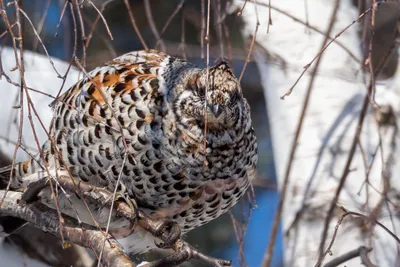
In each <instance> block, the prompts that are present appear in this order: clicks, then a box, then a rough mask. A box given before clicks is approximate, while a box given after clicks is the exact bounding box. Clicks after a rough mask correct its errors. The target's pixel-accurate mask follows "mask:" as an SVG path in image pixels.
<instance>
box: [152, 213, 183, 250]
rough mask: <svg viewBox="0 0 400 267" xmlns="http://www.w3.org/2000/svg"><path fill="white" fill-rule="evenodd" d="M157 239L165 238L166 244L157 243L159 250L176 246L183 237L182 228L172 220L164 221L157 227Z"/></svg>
mask: <svg viewBox="0 0 400 267" xmlns="http://www.w3.org/2000/svg"><path fill="white" fill-rule="evenodd" d="M155 236H156V237H161V236H164V238H163V240H164V242H161V243H155V245H156V246H157V247H158V248H161V249H167V248H171V247H172V246H174V245H175V243H176V241H178V239H179V238H180V237H181V228H180V227H179V225H178V224H177V223H176V222H174V221H171V220H162V221H161V222H160V224H159V225H158V226H157V230H156V232H155Z"/></svg>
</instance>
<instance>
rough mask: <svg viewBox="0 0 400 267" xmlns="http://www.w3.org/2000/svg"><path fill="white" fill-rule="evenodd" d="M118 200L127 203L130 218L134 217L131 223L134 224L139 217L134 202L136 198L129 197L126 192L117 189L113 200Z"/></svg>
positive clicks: (137, 208)
mask: <svg viewBox="0 0 400 267" xmlns="http://www.w3.org/2000/svg"><path fill="white" fill-rule="evenodd" d="M118 200H122V201H124V202H125V203H126V204H128V206H129V208H130V210H131V211H132V218H135V219H134V221H132V222H131V223H132V225H136V224H137V222H138V219H139V207H138V205H137V203H136V200H135V199H134V198H131V197H130V196H129V195H128V194H127V193H126V192H124V191H119V192H117V194H116V195H115V200H114V201H115V202H116V201H118Z"/></svg>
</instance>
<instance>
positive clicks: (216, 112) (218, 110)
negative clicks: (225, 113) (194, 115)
mask: <svg viewBox="0 0 400 267" xmlns="http://www.w3.org/2000/svg"><path fill="white" fill-rule="evenodd" d="M209 107H210V109H211V112H212V113H213V114H214V116H215V118H218V117H219V116H220V115H221V113H222V108H221V107H220V105H218V104H215V105H209Z"/></svg>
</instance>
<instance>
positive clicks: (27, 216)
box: [0, 190, 135, 267]
mask: <svg viewBox="0 0 400 267" xmlns="http://www.w3.org/2000/svg"><path fill="white" fill-rule="evenodd" d="M4 194H5V191H4V190H0V197H1V198H2V197H3V196H4ZM21 198H22V193H20V192H13V191H8V192H7V195H6V197H5V198H4V202H3V204H2V205H1V207H0V214H1V215H7V216H13V217H18V218H21V219H24V220H26V221H28V222H30V223H31V224H33V225H34V226H35V227H38V228H39V229H41V230H42V231H44V232H47V233H49V234H52V235H56V236H59V235H60V229H59V221H58V215H57V212H56V211H54V210H51V209H49V208H47V207H46V206H44V205H42V204H39V203H33V204H27V205H20V204H18V203H19V200H20V199H21ZM63 218H64V222H63V227H62V231H61V232H62V234H63V235H64V237H65V239H66V240H69V241H70V242H71V243H74V244H77V245H80V246H83V247H87V248H90V249H92V250H94V252H95V253H96V254H97V255H98V254H100V251H101V249H102V247H103V244H104V243H105V246H104V250H103V261H104V263H105V264H106V265H107V266H123V267H135V265H134V264H133V262H132V261H131V260H130V258H129V257H128V256H127V255H126V253H125V251H124V249H123V248H122V246H121V245H120V244H119V243H118V242H117V241H116V240H115V239H114V238H113V237H112V236H111V235H108V236H105V235H104V234H103V233H102V232H101V231H100V230H96V229H94V228H93V227H92V226H90V225H85V224H81V225H79V224H78V222H77V220H75V219H73V218H70V217H68V216H63ZM105 239H107V241H106V242H104V241H105Z"/></svg>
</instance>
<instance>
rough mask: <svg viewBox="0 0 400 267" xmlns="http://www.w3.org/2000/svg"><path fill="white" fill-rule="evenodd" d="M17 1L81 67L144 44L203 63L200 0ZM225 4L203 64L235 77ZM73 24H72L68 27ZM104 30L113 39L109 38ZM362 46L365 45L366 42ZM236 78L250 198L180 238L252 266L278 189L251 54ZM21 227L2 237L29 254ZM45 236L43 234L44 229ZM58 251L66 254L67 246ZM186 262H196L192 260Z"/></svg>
mask: <svg viewBox="0 0 400 267" xmlns="http://www.w3.org/2000/svg"><path fill="white" fill-rule="evenodd" d="M19 2H20V6H21V8H22V9H23V10H24V11H25V12H26V13H27V15H28V16H29V18H30V19H31V21H32V23H33V25H35V28H36V30H37V32H38V33H39V34H40V36H41V38H42V41H43V44H44V45H45V47H46V48H47V51H48V53H49V55H50V56H52V57H56V58H58V59H61V60H64V61H67V62H69V61H71V56H72V55H73V54H74V53H75V52H74V51H75V50H76V56H77V57H78V58H79V60H80V62H81V64H82V65H83V66H85V68H86V69H87V70H91V69H93V68H95V67H96V66H99V65H101V64H103V63H104V62H106V61H108V60H110V59H112V58H114V57H116V56H119V55H121V54H124V53H126V52H129V51H134V50H140V49H144V48H146V47H148V48H152V49H159V50H163V51H166V52H167V53H168V54H170V55H175V56H178V57H181V58H185V59H187V60H188V61H191V62H193V63H195V64H196V65H198V66H200V67H204V66H205V63H206V58H207V55H206V50H205V45H206V44H205V42H204V38H205V23H206V21H205V15H204V14H206V12H207V6H206V4H207V1H204V0H186V1H183V0H168V1H166V0H151V1H150V0H148V1H143V0H130V1H128V0H115V1H113V0H109V1H102V0H94V1H76V2H77V3H78V5H79V8H75V9H74V14H72V13H71V9H70V7H69V4H68V3H69V1H61V0H60V1H58V0H35V1H32V0H20V1H19ZM72 2H74V1H72ZM369 2H370V1H366V2H364V1H358V0H354V4H355V5H356V6H360V11H361V10H364V9H365V7H366V6H368V5H369V4H370V3H369ZM360 3H361V4H360ZM229 5H230V1H226V0H215V1H211V14H210V25H211V26H210V34H209V38H208V39H209V45H210V64H211V65H213V64H215V62H217V61H220V60H225V61H227V62H228V63H229V64H230V65H231V66H232V67H233V68H234V70H235V73H236V75H237V76H238V77H239V76H240V75H241V72H242V70H243V68H244V63H245V60H246V57H247V54H248V49H249V44H250V40H244V39H243V38H242V35H241V34H240V28H241V26H242V21H241V17H240V16H238V15H237V11H235V12H231V13H228V12H227V11H226V10H228V9H229ZM7 9H8V10H7V14H9V16H12V14H14V12H13V9H14V7H12V6H10V7H7ZM96 9H97V10H96ZM99 12H101V13H102V16H103V18H101V17H100V16H99ZM388 12H389V13H390V12H395V10H394V11H393V10H390V9H388V10H385V9H384V8H383V9H382V10H380V12H378V13H377V23H376V34H375V38H374V46H373V47H374V51H373V56H374V59H376V60H378V59H379V58H381V57H382V55H380V54H379V53H380V51H386V47H385V46H387V45H390V42H386V41H385V40H389V39H390V38H391V36H392V35H393V29H394V27H395V20H394V19H386V18H393V17H395V16H388V15H387V14H388ZM385 14H386V15H385ZM261 17H263V16H262V15H261ZM103 19H104V20H103ZM10 20H11V19H10ZM105 21H106V22H107V26H106V25H105ZM361 23H362V22H361ZM74 25H76V26H74ZM82 25H84V31H82ZM22 26H23V35H24V40H25V41H24V47H25V49H26V50H31V51H36V52H38V53H44V50H43V47H42V46H41V44H40V42H38V40H37V38H36V36H35V34H34V32H33V31H32V27H31V25H30V24H29V22H27V20H24V23H23V25H22ZM135 27H136V28H137V30H135ZM74 28H76V29H77V31H74ZM0 29H1V31H2V32H3V31H4V30H5V25H4V24H3V22H0ZM110 33H111V35H112V37H113V40H111V38H110ZM360 36H364V37H363V38H368V35H367V34H365V33H363V32H360ZM202 40H203V41H202ZM0 42H1V44H2V46H10V45H12V42H11V40H10V38H9V37H8V36H5V37H4V38H1V39H0ZM360 45H361V43H360ZM365 51H366V52H367V49H366V50H365ZM392 58H393V59H394V60H391V61H389V64H387V66H386V69H385V70H384V72H383V74H382V75H383V76H384V77H390V76H391V75H392V74H393V72H394V70H395V67H396V64H397V61H396V59H397V56H393V57H392ZM241 84H242V89H243V93H244V95H245V96H246V98H247V99H248V101H249V103H250V106H251V109H252V119H253V125H254V128H255V131H256V134H257V137H258V147H259V163H258V177H257V179H256V181H255V182H254V192H255V196H256V198H255V199H256V200H254V198H253V196H252V194H251V192H250V194H249V195H248V197H244V198H243V200H242V201H241V202H240V203H239V204H238V205H236V207H235V208H234V210H233V211H232V212H231V213H228V214H225V215H223V216H221V217H220V218H218V219H216V220H214V221H212V222H211V223H209V224H207V225H205V226H203V227H201V228H198V229H196V230H193V231H192V232H190V233H189V234H188V235H187V237H186V239H187V240H188V241H189V242H190V243H191V244H192V245H193V246H195V247H196V248H198V249H199V250H200V251H202V252H205V253H207V254H210V255H212V256H215V257H220V258H226V259H232V260H233V262H234V266H239V265H241V266H260V264H261V262H262V259H263V255H264V253H265V249H266V246H267V243H268V239H269V233H270V230H271V229H270V227H271V224H272V218H273V216H274V214H275V209H276V206H277V203H278V201H279V195H278V193H277V186H276V180H275V171H274V164H273V151H272V147H271V140H270V135H269V128H268V118H267V113H266V112H267V111H266V106H265V105H266V104H265V99H264V95H263V90H262V88H261V82H260V73H259V72H258V70H257V68H256V66H255V64H254V63H253V62H252V61H251V58H250V62H249V63H248V64H247V67H246V69H245V72H244V75H243V78H242V80H241ZM49 102H51V99H49ZM46 104H48V103H46ZM4 154H9V153H4ZM1 160H2V161H1V164H3V165H5V164H7V163H9V158H7V157H6V156H4V157H2V158H1ZM24 231H25V233H24V232H21V233H20V234H19V235H16V236H12V237H10V238H9V242H10V244H11V245H18V246H20V247H22V249H23V251H24V252H23V253H27V254H29V255H33V256H34V255H35V247H34V245H32V244H29V242H26V239H27V236H29V235H30V234H28V233H31V231H33V229H28V230H24ZM46 238H47V237H46ZM48 238H50V239H51V237H48ZM277 240H278V241H277V243H276V249H275V257H274V260H273V264H272V266H276V267H278V266H282V259H283V246H282V235H281V234H279V236H278V239H277ZM46 242H47V241H46ZM48 242H53V241H48ZM62 253H65V254H66V255H68V250H65V251H64V252H62ZM156 256H158V255H157V254H154V253H153V254H152V253H150V254H148V255H144V256H142V257H141V259H146V260H151V259H153V258H154V257H156ZM138 260H139V259H138ZM186 265H187V266H202V265H201V264H200V263H198V262H195V261H191V262H190V263H186Z"/></svg>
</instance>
